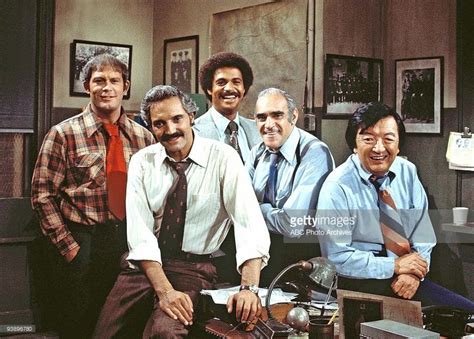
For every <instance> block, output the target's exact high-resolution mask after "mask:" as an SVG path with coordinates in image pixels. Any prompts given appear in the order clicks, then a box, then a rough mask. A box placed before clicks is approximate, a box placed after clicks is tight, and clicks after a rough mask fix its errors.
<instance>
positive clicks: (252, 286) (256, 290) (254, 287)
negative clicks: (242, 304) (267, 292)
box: [249, 285, 258, 294]
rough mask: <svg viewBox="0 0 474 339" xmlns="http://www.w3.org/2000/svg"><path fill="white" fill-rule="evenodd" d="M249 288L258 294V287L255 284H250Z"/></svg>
mask: <svg viewBox="0 0 474 339" xmlns="http://www.w3.org/2000/svg"><path fill="white" fill-rule="evenodd" d="M249 290H250V292H253V293H256V294H258V287H257V286H255V285H250V286H249Z"/></svg>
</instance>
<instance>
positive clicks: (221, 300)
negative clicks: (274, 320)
mask: <svg viewBox="0 0 474 339" xmlns="http://www.w3.org/2000/svg"><path fill="white" fill-rule="evenodd" d="M239 289H240V286H235V287H229V288H223V289H219V290H202V291H201V294H202V295H210V296H211V297H212V301H214V304H220V305H225V304H227V299H229V297H230V296H231V295H233V294H235V293H237V292H239ZM267 293H268V289H267V288H259V290H258V296H259V297H260V300H261V301H262V306H265V298H266V297H267ZM297 295H298V294H297V293H288V292H283V291H282V290H281V289H280V288H274V289H273V292H272V300H271V305H273V304H277V303H288V302H290V301H291V300H293V299H294V298H295V297H296V296H297Z"/></svg>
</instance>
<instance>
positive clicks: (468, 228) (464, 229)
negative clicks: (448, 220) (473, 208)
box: [441, 222, 474, 235]
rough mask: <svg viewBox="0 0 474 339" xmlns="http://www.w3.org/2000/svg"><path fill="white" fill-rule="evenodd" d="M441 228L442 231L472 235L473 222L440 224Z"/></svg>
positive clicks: (473, 231)
mask: <svg viewBox="0 0 474 339" xmlns="http://www.w3.org/2000/svg"><path fill="white" fill-rule="evenodd" d="M441 230H443V231H444V232H451V233H460V234H471V235H474V222H468V223H467V224H465V225H456V224H441Z"/></svg>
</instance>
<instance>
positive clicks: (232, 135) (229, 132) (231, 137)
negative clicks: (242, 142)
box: [225, 121, 243, 161]
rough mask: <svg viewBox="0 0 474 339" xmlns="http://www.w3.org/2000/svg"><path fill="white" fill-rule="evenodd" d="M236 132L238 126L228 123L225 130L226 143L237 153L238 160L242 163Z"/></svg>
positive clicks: (234, 123) (233, 122) (232, 122)
mask: <svg viewBox="0 0 474 339" xmlns="http://www.w3.org/2000/svg"><path fill="white" fill-rule="evenodd" d="M238 130H239V126H238V125H237V123H236V122H235V121H231V122H229V124H228V125H227V128H226V130H225V134H226V143H227V144H229V145H230V146H232V147H233V148H234V149H235V150H236V151H237V153H239V156H240V159H242V161H243V158H242V153H241V152H240V147H239V139H238Z"/></svg>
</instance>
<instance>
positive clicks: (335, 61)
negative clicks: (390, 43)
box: [323, 54, 383, 119]
mask: <svg viewBox="0 0 474 339" xmlns="http://www.w3.org/2000/svg"><path fill="white" fill-rule="evenodd" d="M382 96H383V60H382V59H373V58H364V57H355V56H347V55H337V54H326V63H325V67H324V110H323V115H324V116H323V117H324V118H330V119H347V117H348V116H350V115H351V114H352V113H354V111H355V110H356V109H357V108H358V107H360V106H361V105H363V104H366V103H369V102H371V101H382Z"/></svg>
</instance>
